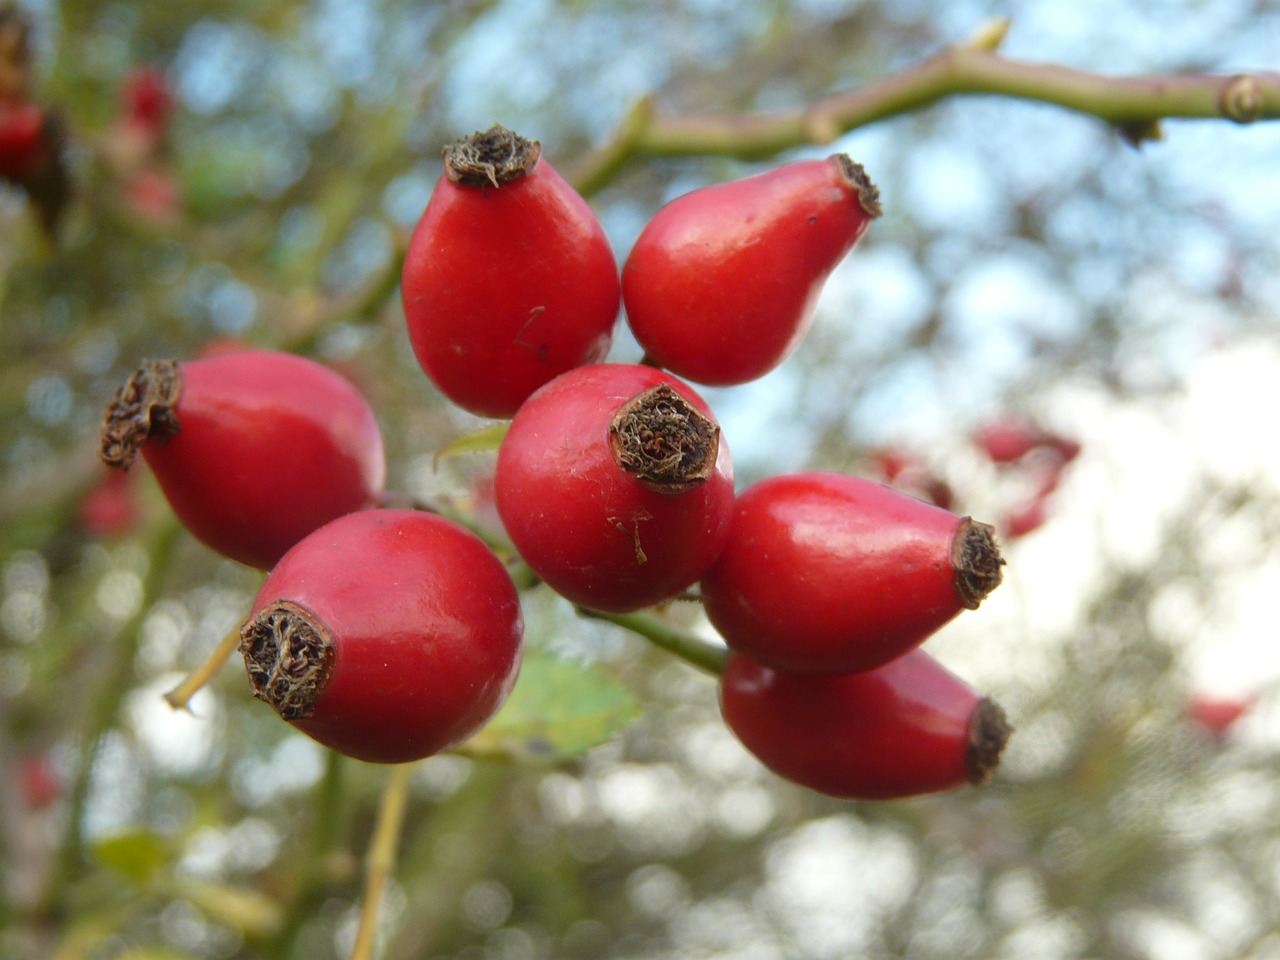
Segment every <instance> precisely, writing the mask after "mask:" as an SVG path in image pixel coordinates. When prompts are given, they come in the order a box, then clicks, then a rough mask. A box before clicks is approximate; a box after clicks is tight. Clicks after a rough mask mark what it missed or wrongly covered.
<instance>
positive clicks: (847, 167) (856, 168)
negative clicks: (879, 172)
mask: <svg viewBox="0 0 1280 960" xmlns="http://www.w3.org/2000/svg"><path fill="white" fill-rule="evenodd" d="M832 159H833V160H835V162H836V163H837V164H839V166H840V175H841V176H843V177H844V179H845V182H846V183H848V184H849V186H850V187H852V188H853V192H854V193H856V194H857V195H858V205H859V206H860V207H862V209H863V210H864V211H866V214H867V216H869V217H870V218H871V219H872V220H874V219H875V218H876V217H878V216H880V215H881V214H883V213H884V208H883V207H881V206H880V191H879V190H878V189H876V185H875V184H874V183H872V182H871V177H870V176H869V175H868V174H867V170H866V168H865V167H864V166H863V165H862V164H860V163H854V162H853V160H852V159H851V158H850V157H849V155H848V154H847V153H837V154H835V155H834V156H833V157H832Z"/></svg>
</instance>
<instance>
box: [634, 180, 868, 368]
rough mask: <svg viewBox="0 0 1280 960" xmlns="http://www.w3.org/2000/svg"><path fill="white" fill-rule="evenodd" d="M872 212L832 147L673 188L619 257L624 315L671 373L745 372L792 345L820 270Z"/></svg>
mask: <svg viewBox="0 0 1280 960" xmlns="http://www.w3.org/2000/svg"><path fill="white" fill-rule="evenodd" d="M872 219H873V218H872V216H871V215H869V214H868V213H867V212H866V211H865V210H864V209H863V208H862V207H861V206H860V205H859V201H858V196H857V193H856V191H855V190H854V189H853V187H851V186H850V185H849V184H848V183H847V182H846V181H845V180H844V178H843V177H842V176H841V173H840V167H839V164H838V163H837V161H836V160H835V158H827V159H826V160H806V161H801V162H798V163H791V164H787V165H785V166H782V167H779V168H777V169H776V170H771V171H769V172H767V173H762V174H759V175H757V176H754V177H748V178H746V179H743V180H736V181H733V182H731V183H724V184H716V185H714V186H709V187H704V188H702V189H699V190H695V191H693V192H692V193H687V194H685V195H684V196H682V197H677V198H676V199H675V200H673V201H671V202H670V203H668V204H667V205H666V206H664V207H663V208H662V209H661V210H659V211H658V212H657V214H655V215H654V217H653V219H652V220H650V221H649V223H648V225H647V226H646V227H645V228H644V230H643V231H642V232H641V234H640V237H639V238H638V239H637V240H636V243H635V246H634V247H633V248H632V250H631V253H630V255H629V256H628V257H627V262H626V265H625V266H624V267H623V271H622V299H623V303H624V305H625V307H626V313H627V322H628V323H629V324H630V326H631V330H632V332H633V333H634V334H635V337H636V339H637V340H638V341H639V342H640V345H641V346H642V347H644V349H645V352H646V353H647V354H648V355H649V357H651V358H652V359H653V360H654V361H655V362H656V363H657V364H659V365H660V366H663V367H665V368H667V369H669V370H671V371H672V372H673V373H675V374H676V375H678V376H681V377H684V378H685V379H688V380H692V381H693V382H694V383H702V384H709V385H712V386H728V385H731V384H738V383H746V382H747V381H749V380H754V379H756V378H757V377H760V376H763V375H764V374H766V373H768V372H769V371H770V370H772V369H773V368H774V367H776V366H777V365H778V364H780V363H781V362H782V361H783V360H785V359H786V358H787V356H788V355H790V354H791V352H792V351H794V350H795V348H796V347H797V346H799V344H800V341H801V340H802V339H803V338H804V335H805V333H806V332H807V330H808V327H809V323H810V320H811V319H812V317H813V310H814V307H815V305H816V303H817V300H818V294H819V293H820V292H821V290H822V286H823V284H824V283H825V282H826V279H827V277H828V275H830V273H831V271H832V270H833V269H835V266H836V264H838V263H839V262H840V260H841V259H843V258H844V256H845V254H847V253H848V252H849V251H850V250H851V249H852V248H853V245H854V244H855V243H857V242H858V240H859V239H861V237H862V235H863V234H864V233H865V232H866V229H867V227H868V226H869V225H870V223H871V220H872Z"/></svg>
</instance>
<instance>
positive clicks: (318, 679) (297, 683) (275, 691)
mask: <svg viewBox="0 0 1280 960" xmlns="http://www.w3.org/2000/svg"><path fill="white" fill-rule="evenodd" d="M240 652H241V653H242V654H243V655H244V666H245V669H246V670H247V671H248V672H249V683H250V684H251V685H252V687H253V695H254V696H255V697H257V698H258V699H259V700H262V701H265V702H266V703H269V704H271V706H272V707H273V708H274V709H275V711H276V713H278V714H280V717H281V718H282V719H284V720H300V719H302V718H304V717H309V716H311V714H312V713H314V712H315V704H316V700H317V699H319V697H320V693H321V692H322V691H323V690H324V687H325V684H326V683H328V681H329V677H330V675H331V674H332V673H333V653H334V649H333V637H332V636H331V635H330V633H329V630H328V629H327V628H326V627H325V625H324V623H323V622H321V620H320V618H319V617H317V616H316V615H315V614H314V613H312V612H311V611H310V610H308V609H306V608H305V607H302V606H299V605H298V604H296V603H291V602H289V601H288V600H276V601H275V602H274V603H271V604H268V605H267V606H266V607H263V608H262V610H261V611H260V612H259V613H258V615H257V616H256V617H254V618H253V619H252V620H250V621H249V622H248V623H246V624H245V625H244V626H243V627H242V628H241V629H240Z"/></svg>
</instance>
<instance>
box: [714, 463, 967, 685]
mask: <svg viewBox="0 0 1280 960" xmlns="http://www.w3.org/2000/svg"><path fill="white" fill-rule="evenodd" d="M960 522H961V518H960V517H957V516H956V515H955V514H952V513H949V512H948V511H946V510H943V509H942V508H940V507H935V506H933V505H932V504H929V503H925V502H924V501H922V500H917V499H916V498H915V497H911V496H908V495H907V494H905V493H902V492H900V491H897V490H894V489H892V488H890V487H886V486H884V485H883V484H879V483H875V482H873V481H870V480H866V479H864V478H862V477H854V476H846V475H844V474H837V473H799V474H790V475H783V476H777V477H771V478H769V479H766V480H763V481H761V482H759V483H756V484H754V485H753V486H751V487H748V488H747V489H746V490H744V491H742V493H741V494H739V496H738V499H737V504H736V506H735V509H734V518H733V528H732V531H731V532H730V534H729V541H728V543H727V544H726V545H725V548H724V550H723V551H722V552H721V554H720V557H719V559H718V560H717V561H716V563H715V564H714V565H713V566H712V567H711V569H710V570H709V571H708V572H707V574H706V576H705V577H703V579H702V600H703V605H704V607H705V609H706V612H707V616H708V617H709V618H710V619H711V622H712V624H714V625H715V627H716V629H717V630H719V631H720V633H721V634H722V635H723V636H724V638H725V641H726V642H727V643H728V644H729V646H730V647H732V648H733V649H734V650H737V651H738V652H739V653H743V654H746V655H747V656H750V657H753V658H754V659H756V660H759V661H760V662H761V663H765V664H767V665H769V666H771V667H774V668H776V669H779V670H790V671H795V672H803V673H843V672H847V671H851V670H867V669H870V668H872V667H876V666H879V665H880V664H882V663H885V662H887V661H889V660H892V659H893V658H894V657H897V656H900V655H902V654H903V653H905V652H906V651H907V650H910V649H911V648H912V647H915V646H916V645H917V644H919V643H921V642H922V641H923V640H924V639H925V638H926V637H928V636H929V635H930V634H931V633H933V632H934V631H935V630H937V629H938V628H939V627H941V626H942V625H943V624H944V623H946V622H947V621H948V620H950V619H951V618H952V617H954V616H955V615H956V614H957V613H959V612H960V611H961V610H962V609H964V607H963V602H962V600H961V597H960V595H959V594H958V593H957V591H956V589H955V587H954V585H953V573H952V567H951V560H950V551H951V542H952V538H953V536H954V534H955V532H956V529H957V527H958V526H959V524H960Z"/></svg>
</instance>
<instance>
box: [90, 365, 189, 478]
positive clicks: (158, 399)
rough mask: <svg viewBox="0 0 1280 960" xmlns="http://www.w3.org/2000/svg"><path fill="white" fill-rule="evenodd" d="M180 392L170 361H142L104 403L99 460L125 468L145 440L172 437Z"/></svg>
mask: <svg viewBox="0 0 1280 960" xmlns="http://www.w3.org/2000/svg"><path fill="white" fill-rule="evenodd" d="M181 393H182V373H181V372H180V371H179V370H178V364H177V363H175V362H174V361H172V360H143V361H142V365H141V366H140V367H139V368H138V369H137V371H136V372H135V373H134V374H133V376H131V377H130V378H129V379H128V380H126V381H125V382H124V383H123V384H122V385H121V386H120V388H119V389H118V390H116V395H115V397H113V398H112V400H111V402H110V403H109V404H108V405H107V409H106V412H105V413H104V414H103V416H102V448H101V451H100V453H101V456H102V459H103V461H104V462H105V463H106V464H107V466H110V467H128V466H129V465H130V464H131V463H133V461H134V459H135V458H136V457H137V456H138V450H139V449H140V448H141V447H142V444H143V443H144V442H146V441H147V440H148V439H152V438H154V439H156V440H159V441H161V442H162V443H163V442H165V441H167V440H169V439H170V438H172V437H176V436H177V435H178V431H179V424H178V418H177V417H176V416H174V413H173V408H174V407H175V406H176V405H177V403H178V397H179V396H180V395H181Z"/></svg>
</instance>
